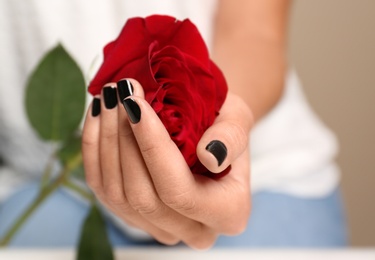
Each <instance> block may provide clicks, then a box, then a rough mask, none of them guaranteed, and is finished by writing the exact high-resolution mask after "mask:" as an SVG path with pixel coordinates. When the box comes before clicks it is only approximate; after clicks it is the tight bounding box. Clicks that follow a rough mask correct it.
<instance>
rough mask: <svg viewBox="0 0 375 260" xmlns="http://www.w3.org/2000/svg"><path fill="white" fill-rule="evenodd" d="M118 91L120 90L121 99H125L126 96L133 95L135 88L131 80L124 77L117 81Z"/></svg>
mask: <svg viewBox="0 0 375 260" xmlns="http://www.w3.org/2000/svg"><path fill="white" fill-rule="evenodd" d="M117 91H118V95H119V97H120V100H121V101H124V99H125V98H127V97H129V96H131V95H133V92H134V88H133V85H132V83H131V82H130V81H129V80H127V79H123V80H120V81H118V82H117Z"/></svg>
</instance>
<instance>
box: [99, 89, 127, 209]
mask: <svg viewBox="0 0 375 260" xmlns="http://www.w3.org/2000/svg"><path fill="white" fill-rule="evenodd" d="M101 100H102V102H101V120H100V141H99V144H100V153H99V154H100V165H101V170H102V180H103V193H104V195H105V199H106V201H107V202H109V203H110V204H112V205H120V204H121V203H125V202H126V201H125V193H124V189H123V185H122V183H123V180H122V174H121V166H120V156H119V144H118V116H117V113H118V99H117V89H116V83H108V84H106V85H105V86H104V87H103V89H102V99H101Z"/></svg>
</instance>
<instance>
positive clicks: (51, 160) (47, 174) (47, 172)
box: [40, 153, 56, 190]
mask: <svg viewBox="0 0 375 260" xmlns="http://www.w3.org/2000/svg"><path fill="white" fill-rule="evenodd" d="M55 158H56V156H55V153H53V154H52V155H51V157H50V158H49V160H48V162H47V167H46V169H45V170H44V173H43V175H42V178H41V180H40V189H41V190H43V189H44V188H45V187H46V186H47V184H48V181H49V179H50V177H51V173H52V167H53V163H54V160H55Z"/></svg>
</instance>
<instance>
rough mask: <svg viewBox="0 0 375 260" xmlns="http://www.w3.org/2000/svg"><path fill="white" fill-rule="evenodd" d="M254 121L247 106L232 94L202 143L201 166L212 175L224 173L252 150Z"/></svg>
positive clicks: (198, 147)
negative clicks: (251, 131) (250, 136)
mask: <svg viewBox="0 0 375 260" xmlns="http://www.w3.org/2000/svg"><path fill="white" fill-rule="evenodd" d="M252 121H253V119H252V114H251V112H250V110H249V108H248V106H247V105H246V104H245V102H244V101H242V100H241V99H240V98H239V97H237V96H235V95H233V94H231V93H229V94H228V96H227V99H226V101H225V102H224V104H223V106H222V109H221V110H220V114H219V116H218V117H217V118H216V120H215V122H214V124H213V125H212V126H211V127H209V128H208V129H207V130H206V132H205V133H204V134H203V136H202V137H201V139H200V141H199V143H198V146H197V156H198V158H199V160H200V161H201V163H202V164H203V165H204V166H206V168H207V169H208V170H210V171H211V172H214V173H219V172H222V171H224V170H225V169H226V168H227V167H228V166H229V165H230V164H231V163H232V162H233V161H234V160H236V159H237V158H238V156H240V155H241V154H242V153H243V152H244V150H245V149H246V147H247V146H248V138H249V132H250V128H251V126H252Z"/></svg>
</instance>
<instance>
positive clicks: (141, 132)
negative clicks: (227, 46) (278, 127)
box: [82, 80, 252, 249]
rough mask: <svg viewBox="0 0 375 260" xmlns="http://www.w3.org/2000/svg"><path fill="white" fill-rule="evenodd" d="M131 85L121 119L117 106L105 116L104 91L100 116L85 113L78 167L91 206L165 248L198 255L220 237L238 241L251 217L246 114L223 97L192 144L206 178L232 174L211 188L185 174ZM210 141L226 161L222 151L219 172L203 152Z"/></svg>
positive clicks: (152, 114)
mask: <svg viewBox="0 0 375 260" xmlns="http://www.w3.org/2000/svg"><path fill="white" fill-rule="evenodd" d="M131 83H132V85H133V87H134V93H133V95H132V96H130V97H128V98H126V103H127V106H128V107H127V111H128V113H127V112H126V111H125V109H124V108H123V106H122V104H121V102H118V104H117V105H116V106H115V107H113V108H110V109H109V108H106V105H105V102H104V99H107V100H109V99H110V97H109V96H111V95H112V97H113V93H115V89H116V84H115V83H110V84H108V85H107V88H103V92H104V95H105V97H103V92H102V96H101V97H100V100H101V112H100V114H99V115H97V116H93V115H92V113H91V109H92V108H90V109H89V112H88V114H87V117H86V122H85V126H84V131H83V143H82V151H83V159H84V167H85V172H86V180H87V183H88V185H89V186H90V188H91V189H92V190H93V192H94V193H95V194H96V196H97V198H98V199H99V200H100V201H101V202H102V203H103V204H104V205H105V206H106V207H107V208H108V209H110V210H111V211H112V212H113V213H115V214H116V215H117V216H118V217H120V218H121V219H123V220H124V221H125V222H126V223H128V224H130V225H132V226H135V227H138V228H140V229H143V230H144V231H146V232H148V233H149V234H151V235H152V236H153V237H154V238H155V239H157V240H158V241H160V242H162V243H165V244H169V245H173V244H176V243H178V242H180V241H183V242H184V243H186V244H187V245H189V246H190V247H193V248H199V249H203V248H207V247H209V246H211V245H212V244H213V243H214V242H215V240H216V238H217V236H218V235H219V234H228V235H235V234H239V233H241V231H243V230H244V229H245V227H246V224H247V220H248V217H249V212H250V180H249V174H250V166H249V149H248V134H249V131H250V128H251V126H252V114H251V112H250V111H249V109H248V106H247V105H246V104H245V103H244V102H243V101H242V99H241V98H239V97H238V96H235V95H234V94H231V93H229V94H228V96H227V99H226V101H225V103H224V105H223V107H222V109H221V111H220V115H219V116H218V117H217V118H216V120H215V122H214V124H213V125H212V126H211V127H210V128H209V129H208V130H207V131H206V132H205V134H204V135H203V136H202V138H201V140H200V142H199V144H198V147H197V155H198V158H199V159H200V161H201V162H202V163H203V164H204V165H205V166H206V167H207V168H208V169H209V170H210V171H211V172H221V171H223V170H224V169H226V168H227V167H228V166H229V165H231V167H232V168H231V171H230V173H229V174H228V175H226V176H225V177H223V178H220V179H217V180H214V179H210V178H207V177H204V176H199V175H195V174H192V173H191V171H190V169H189V167H188V165H187V164H186V162H185V159H184V158H183V156H182V154H181V152H180V151H179V149H178V147H177V146H176V145H175V144H174V142H173V141H172V140H171V138H170V136H169V134H168V132H167V131H166V129H165V127H164V125H163V124H162V122H161V121H160V120H159V118H158V116H157V115H156V113H155V112H154V110H153V109H152V108H151V107H150V105H149V104H148V103H147V102H146V101H145V100H144V99H143V96H144V93H143V89H142V87H141V86H140V84H139V83H138V82H137V81H135V80H131ZM108 87H109V88H108ZM111 93H112V94H111ZM109 103H110V102H109ZM109 107H111V106H109ZM129 119H130V120H129ZM138 119H139V120H138ZM137 121H138V122H137ZM213 140H220V141H221V142H222V143H223V144H225V146H226V148H227V155H226V156H225V152H224V150H222V151H219V153H221V155H223V158H224V161H223V162H222V164H221V165H220V166H219V163H218V160H217V159H216V157H215V156H214V155H213V154H212V153H210V152H209V151H208V150H206V147H207V145H208V144H209V143H210V142H211V141H213Z"/></svg>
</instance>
